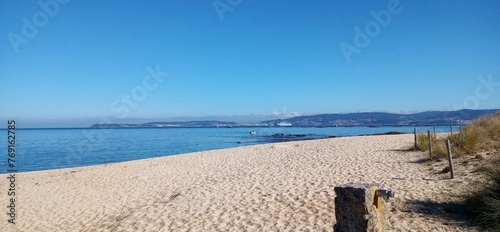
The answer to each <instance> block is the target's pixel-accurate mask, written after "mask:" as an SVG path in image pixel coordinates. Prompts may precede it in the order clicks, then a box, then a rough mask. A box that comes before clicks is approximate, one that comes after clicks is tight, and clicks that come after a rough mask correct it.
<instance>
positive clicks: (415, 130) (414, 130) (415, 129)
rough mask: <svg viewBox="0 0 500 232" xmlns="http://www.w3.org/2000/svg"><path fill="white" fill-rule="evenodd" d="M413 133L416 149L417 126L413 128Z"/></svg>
mask: <svg viewBox="0 0 500 232" xmlns="http://www.w3.org/2000/svg"><path fill="white" fill-rule="evenodd" d="M413 134H415V150H417V147H418V139H417V128H416V127H414V128H413Z"/></svg>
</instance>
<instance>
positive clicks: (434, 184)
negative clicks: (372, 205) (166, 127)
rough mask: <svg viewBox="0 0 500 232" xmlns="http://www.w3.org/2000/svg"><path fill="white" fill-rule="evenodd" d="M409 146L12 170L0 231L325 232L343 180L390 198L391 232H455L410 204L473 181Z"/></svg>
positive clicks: (339, 142)
mask: <svg viewBox="0 0 500 232" xmlns="http://www.w3.org/2000/svg"><path fill="white" fill-rule="evenodd" d="M412 139H413V137H412V135H392V136H367V137H346V138H334V139H324V140H314V141H301V142H286V143H276V144H266V145H257V146H249V147H240V148H233V149H224V150H214V151H207V152H198V153H192V154H184V155H178V156H169V157H162V158H154V159H146V160H138V161H131V162H123V163H115V164H108V165H99V166H90V167H81V168H71V169H60V170H52V171H41V172H31V173H19V174H18V180H17V181H18V190H17V193H18V201H19V203H18V206H17V207H18V208H17V210H18V212H19V214H18V216H17V223H16V225H15V226H13V225H10V224H8V223H6V221H7V215H5V213H2V214H0V220H1V222H2V223H0V231H16V230H17V231H136V230H140V231H143V230H144V231H332V230H333V225H334V224H335V208H334V197H335V193H334V187H335V186H337V185H340V184H344V183H348V182H359V183H380V184H381V185H382V186H383V187H384V188H388V189H392V190H396V191H397V195H396V199H394V200H393V202H392V203H391V205H390V206H389V208H390V212H388V215H389V216H388V220H389V221H388V229H389V230H390V231H410V230H411V231H463V230H464V228H462V226H463V225H461V224H459V223H456V222H452V221H451V222H450V221H444V220H443V219H440V218H439V217H432V216H431V215H429V214H425V213H422V212H420V211H421V210H420V211H419V210H418V207H417V206H415V205H412V204H411V203H412V202H413V203H415V202H416V203H417V204H418V202H426V201H427V200H431V201H435V202H436V203H439V202H443V201H446V200H450V199H455V198H457V197H459V196H460V195H461V194H463V193H464V192H465V191H467V190H468V188H469V187H468V184H469V183H471V182H473V181H475V180H476V179H475V177H474V176H472V175H471V174H469V172H466V171H467V170H462V172H460V171H457V175H458V177H457V178H455V179H454V180H445V179H446V178H445V177H444V176H442V175H441V176H439V175H436V174H434V173H433V172H434V170H431V169H432V168H433V167H432V166H426V165H422V164H420V163H418V160H420V159H422V158H423V157H424V154H421V153H409V152H402V151H399V150H401V149H402V148H407V147H409V146H410V145H411V142H412ZM458 168H460V167H458ZM0 177H1V185H2V186H4V187H1V188H0V203H1V204H2V205H4V204H6V203H7V193H6V188H5V184H6V183H7V182H6V175H5V174H3V175H1V176H0ZM431 214H432V212H431ZM467 230H473V228H467Z"/></svg>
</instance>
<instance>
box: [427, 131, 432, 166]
mask: <svg viewBox="0 0 500 232" xmlns="http://www.w3.org/2000/svg"><path fill="white" fill-rule="evenodd" d="M427 137H429V157H430V158H431V160H432V137H431V130H427Z"/></svg>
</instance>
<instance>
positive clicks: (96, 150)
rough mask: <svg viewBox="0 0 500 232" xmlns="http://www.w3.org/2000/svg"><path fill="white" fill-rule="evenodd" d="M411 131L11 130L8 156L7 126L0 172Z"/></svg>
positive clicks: (440, 129) (444, 129) (423, 129)
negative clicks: (12, 139)
mask: <svg viewBox="0 0 500 232" xmlns="http://www.w3.org/2000/svg"><path fill="white" fill-rule="evenodd" d="M413 130H414V127H325V128H316V127H234V128H171V127H167V128H119V129H90V128H65V129H60V128H57V129H16V130H15V133H16V143H15V157H14V158H12V159H11V160H10V161H9V160H8V158H9V157H8V154H9V153H8V142H7V141H8V139H7V130H6V129H1V130H0V131H2V132H1V134H2V135H3V137H4V138H1V137H0V141H1V144H2V146H1V147H2V151H4V152H1V153H0V156H2V154H3V156H4V157H0V160H1V161H0V173H7V172H8V170H16V171H17V172H30V171H41V170H49V169H59V168H70V167H80V166H89V165H98V164H107V163H114V162H123V161H130V160H138V159H146V158H153V157H161V156H170V155H181V154H185V153H191V152H199V151H207V150H214V149H224V148H233V147H241V146H250V145H256V144H266V143H276V142H284V141H296V140H308V139H321V138H329V137H344V136H358V135H364V134H379V133H387V132H391V131H397V132H404V133H413ZM417 130H418V131H419V132H426V131H427V130H431V131H432V130H433V128H432V127H417ZM457 130H458V128H454V131H457ZM436 131H437V132H438V133H439V132H449V131H450V127H447V126H437V127H436ZM250 132H254V133H250ZM12 160H14V161H13V162H12ZM9 162H10V163H14V168H11V167H9Z"/></svg>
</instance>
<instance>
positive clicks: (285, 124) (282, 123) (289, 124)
mask: <svg viewBox="0 0 500 232" xmlns="http://www.w3.org/2000/svg"><path fill="white" fill-rule="evenodd" d="M275 125H276V126H292V124H291V123H289V122H279V123H275Z"/></svg>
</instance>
